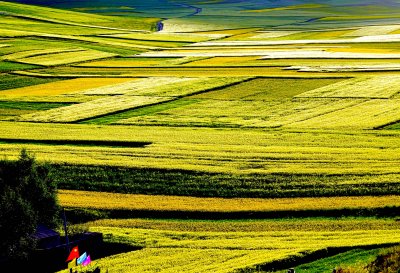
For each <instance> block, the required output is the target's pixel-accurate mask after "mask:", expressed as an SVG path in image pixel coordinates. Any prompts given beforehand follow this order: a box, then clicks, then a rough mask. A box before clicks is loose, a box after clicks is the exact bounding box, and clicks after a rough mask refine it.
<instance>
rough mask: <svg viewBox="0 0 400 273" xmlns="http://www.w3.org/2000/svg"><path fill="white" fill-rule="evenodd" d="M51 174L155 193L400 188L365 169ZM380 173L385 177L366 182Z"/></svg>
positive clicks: (75, 185)
mask: <svg viewBox="0 0 400 273" xmlns="http://www.w3.org/2000/svg"><path fill="white" fill-rule="evenodd" d="M54 175H55V177H54V179H55V180H56V181H57V184H58V187H59V188H60V189H79V190H94V191H107V192H120V193H135V194H157V195H186V196H204V197H216V196H220V197H275V198H276V197H306V196H309V197H312V196H343V195H346V196H358V195H360V196H361V195H370V194H371V195H388V194H397V193H398V191H399V190H400V184H399V183H395V182H390V181H391V178H390V177H387V178H385V177H384V176H369V175H361V176H352V175H329V176H324V175H300V174H298V175H296V174H288V173H283V174H273V175H237V174H236V175H235V174H222V173H207V172H192V171H183V170H175V171H174V170H170V171H167V170H163V169H150V168H149V169H136V168H123V167H111V166H110V167H107V166H77V165H55V172H54ZM379 179H382V180H383V181H387V182H386V183H385V182H381V183H376V184H374V183H368V182H367V181H371V180H372V181H373V180H379ZM357 181H358V182H357ZM320 185H323V187H322V186H320ZM332 213H335V212H332ZM341 213H345V212H341ZM366 213H368V212H366ZM326 214H327V213H326Z"/></svg>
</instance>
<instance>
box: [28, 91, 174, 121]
mask: <svg viewBox="0 0 400 273" xmlns="http://www.w3.org/2000/svg"><path fill="white" fill-rule="evenodd" d="M172 99H173V98H171V97H153V96H152V97H149V96H113V97H106V98H100V99H95V100H92V101H89V102H84V103H80V104H74V105H70V106H66V107H60V108H57V109H51V110H48V111H43V112H38V113H33V114H28V115H23V116H21V117H20V120H21V121H34V122H76V121H80V120H84V119H88V118H92V117H96V116H101V115H106V114H109V113H113V112H118V111H122V110H126V109H130V108H135V107H142V106H146V105H150V104H156V103H160V102H164V101H169V100H172Z"/></svg>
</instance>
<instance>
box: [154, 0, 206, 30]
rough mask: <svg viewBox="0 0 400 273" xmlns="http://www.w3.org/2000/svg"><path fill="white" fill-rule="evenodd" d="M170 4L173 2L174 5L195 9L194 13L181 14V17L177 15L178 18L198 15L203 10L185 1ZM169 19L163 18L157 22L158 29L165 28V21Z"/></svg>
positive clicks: (165, 0) (166, 0)
mask: <svg viewBox="0 0 400 273" xmlns="http://www.w3.org/2000/svg"><path fill="white" fill-rule="evenodd" d="M163 2H168V0H164V1H163ZM170 4H172V5H174V6H178V7H183V8H188V9H192V10H193V12H192V13H189V14H186V15H183V16H179V17H176V18H184V17H190V16H195V15H197V14H199V13H201V12H202V11H203V9H202V8H199V7H195V6H192V5H188V4H185V3H170ZM167 19H169V18H167ZM167 19H163V20H161V21H159V22H157V26H156V28H157V31H161V30H163V28H164V24H163V21H164V20H167Z"/></svg>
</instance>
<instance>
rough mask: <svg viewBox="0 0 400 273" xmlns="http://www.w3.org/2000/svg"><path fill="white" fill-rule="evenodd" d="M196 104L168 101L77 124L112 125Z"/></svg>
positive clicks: (186, 100)
mask: <svg viewBox="0 0 400 273" xmlns="http://www.w3.org/2000/svg"><path fill="white" fill-rule="evenodd" d="M197 102H198V100H191V99H180V100H175V101H170V102H166V103H160V104H157V105H153V106H147V107H143V108H139V109H133V110H128V111H124V112H121V113H117V114H112V115H107V116H103V117H100V118H94V119H89V120H85V121H82V122H79V123H82V124H101V125H105V124H112V123H115V122H118V121H120V120H123V119H128V118H131V117H138V116H146V115H151V114H155V113H158V112H162V111H165V110H169V109H173V108H178V107H181V106H186V105H190V104H193V103H197Z"/></svg>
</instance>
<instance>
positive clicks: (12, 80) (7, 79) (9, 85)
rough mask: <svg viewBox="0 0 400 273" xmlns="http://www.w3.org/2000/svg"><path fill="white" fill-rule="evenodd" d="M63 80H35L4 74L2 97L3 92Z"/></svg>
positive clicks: (1, 78) (0, 84)
mask: <svg viewBox="0 0 400 273" xmlns="http://www.w3.org/2000/svg"><path fill="white" fill-rule="evenodd" d="M59 80H62V79H61V78H35V77H27V76H16V75H10V74H3V75H1V77H0V95H1V90H7V89H14V88H20V87H25V86H31V85H37V84H43V83H49V82H54V81H59Z"/></svg>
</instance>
